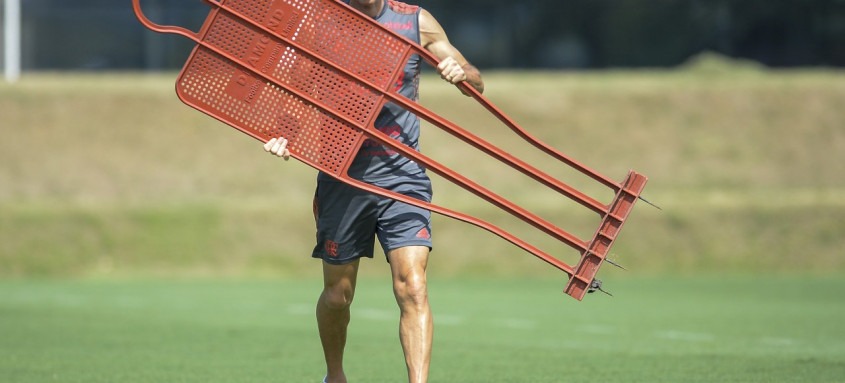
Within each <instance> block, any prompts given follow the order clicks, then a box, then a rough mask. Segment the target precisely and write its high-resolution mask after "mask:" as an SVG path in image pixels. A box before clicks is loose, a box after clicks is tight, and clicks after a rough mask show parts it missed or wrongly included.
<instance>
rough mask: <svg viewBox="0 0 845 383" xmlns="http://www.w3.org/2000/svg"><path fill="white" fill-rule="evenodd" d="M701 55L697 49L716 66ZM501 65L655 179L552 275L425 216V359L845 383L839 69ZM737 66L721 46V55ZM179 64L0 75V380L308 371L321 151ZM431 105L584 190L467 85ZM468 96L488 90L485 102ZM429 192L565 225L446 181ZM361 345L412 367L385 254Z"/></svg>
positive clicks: (436, 144) (355, 353)
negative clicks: (594, 284) (194, 82)
mask: <svg viewBox="0 0 845 383" xmlns="http://www.w3.org/2000/svg"><path fill="white" fill-rule="evenodd" d="M705 64H707V63H705ZM711 64H712V63H710V64H707V65H700V66H693V67H691V68H688V69H686V70H678V71H635V72H624V71H619V72H617V71H609V72H587V73H554V72H527V73H506V72H490V73H486V74H485V78H486V82H487V93H486V94H487V95H488V97H490V99H491V100H493V101H494V103H496V104H497V105H498V106H500V107H501V108H502V109H503V110H505V112H507V113H508V114H509V115H511V116H512V117H513V118H514V119H515V120H516V121H518V122H519V123H521V124H522V125H523V126H525V127H526V128H527V129H529V130H530V131H531V132H532V133H534V134H536V135H537V136H538V137H540V138H541V139H543V140H545V141H547V142H549V143H551V144H552V145H554V146H555V147H557V148H559V149H561V150H562V151H563V152H565V153H567V154H569V155H570V156H572V157H573V158H576V159H578V160H580V161H581V162H584V163H585V164H587V165H588V166H590V167H593V168H595V169H597V170H599V171H600V172H602V173H605V174H607V175H608V176H610V177H611V178H614V179H619V180H621V179H622V178H623V177H624V175H625V173H626V172H627V171H628V169H631V168H633V169H636V170H638V171H640V172H642V173H644V174H646V175H648V176H649V177H650V182H649V185H648V186H647V189H646V193H645V195H646V197H647V198H649V199H650V200H652V201H653V202H656V203H658V204H660V205H661V206H662V207H663V209H664V210H663V211H658V210H656V209H653V208H649V207H648V206H646V205H644V204H640V205H638V206H637V207H636V209H635V211H634V214H633V216H632V217H631V219H630V221H629V222H628V223H627V224H626V226H625V229H624V231H623V233H622V236H621V237H620V239H619V241H618V242H617V244H616V245H615V246H614V249H613V252H612V253H613V254H612V258H614V259H616V260H617V261H618V262H620V263H622V264H623V265H624V266H626V267H627V268H628V269H629V271H627V272H623V271H621V270H618V269H614V268H610V267H605V268H603V269H602V271H601V273H600V274H601V275H600V277H601V278H602V279H603V280H604V282H605V286H606V287H607V288H608V289H609V290H610V291H611V292H613V293H614V294H615V295H616V296H615V297H614V298H609V297H604V296H590V297H588V299H587V300H585V301H584V302H580V303H579V302H575V301H574V300H572V299H570V298H568V297H565V296H564V295H562V294H561V293H560V289H561V288H562V286H563V282H564V281H563V275H561V274H560V273H559V272H556V271H554V270H552V269H551V268H549V267H548V266H547V265H545V264H544V263H543V262H540V261H538V260H536V259H534V258H533V257H531V256H529V255H527V254H525V253H523V252H521V251H519V250H518V249H516V248H514V247H512V246H510V245H508V244H507V243H506V242H504V241H502V240H500V239H498V238H496V237H494V236H492V235H490V234H489V233H486V232H484V231H482V230H480V229H476V228H474V227H471V226H469V225H466V224H462V223H458V222H454V221H451V220H448V219H445V218H442V217H436V218H435V220H436V221H435V228H434V235H435V241H436V242H435V251H434V253H433V258H432V262H431V264H430V278H431V279H432V299H433V304H434V308H435V314H436V320H437V323H438V328H437V340H436V346H435V347H436V351H435V357H434V358H435V360H434V367H433V370H432V381H437V382H458V381H460V382H570V381H571V382H592V381H602V382H845V378H843V376H845V332H844V331H843V329H842V325H841V324H842V323H843V322H845V305H843V303H842V297H843V296H845V282H843V280H845V278H843V276H845V255H843V249H845V239H843V238H845V236H843V234H845V173H843V170H842V169H843V168H842V165H841V164H843V163H845V129H842V128H843V126H845V108H842V105H845V76H843V74H842V72H840V71H834V70H815V71H765V70H760V69H759V68H747V67H741V68H738V67H731V66H730V65H728V67H725V66H723V64H719V63H717V64H716V65H715V68H714V67H713V66H712V65H711ZM720 65H722V66H720ZM174 77H175V74H172V73H171V74H157V75H139V74H71V75H68V74H49V73H47V74H36V75H29V76H25V77H24V78H23V80H22V81H21V82H20V83H18V84H16V85H14V86H11V85H8V84H0V132H2V134H3V135H2V140H0V278H2V279H0V382H16V383H17V382H47V381H62V382H162V381H166V382H192V381H197V382H199V381H203V382H208V381H217V382H264V381H267V382H270V381H274V382H316V381H319V378H320V377H321V375H320V372H321V371H322V367H321V364H322V363H321V357H320V351H319V349H318V344H317V342H316V334H315V330H314V324H313V314H312V311H313V309H312V306H313V301H314V299H315V297H316V294H317V290H318V289H319V285H320V284H319V279H318V277H319V275H320V273H319V268H318V267H315V266H316V264H315V263H314V261H313V260H311V259H310V258H308V256H307V255H308V254H309V253H310V247H311V246H313V244H312V241H313V226H312V224H311V222H312V217H311V210H310V202H311V196H312V194H313V182H314V172H313V171H312V170H311V169H310V168H307V167H306V166H304V165H302V164H298V163H296V162H294V161H291V162H289V163H285V164H282V162H280V161H278V160H275V159H273V158H270V157H269V156H267V155H266V154H265V153H263V151H262V150H261V148H260V145H259V143H258V142H256V141H253V140H251V139H249V138H247V137H246V136H245V135H242V134H239V133H236V132H235V131H233V130H232V129H230V128H228V127H225V126H222V125H221V124H219V123H217V122H215V121H213V120H211V119H210V118H208V117H206V116H204V115H202V114H201V113H198V112H196V111H193V110H191V109H189V108H187V107H185V106H184V105H182V104H181V103H180V102H178V100H177V99H176V97H175V95H174V94H173V90H172V84H173V81H174ZM423 84H424V85H423V93H422V99H423V104H424V105H426V106H428V107H430V108H431V109H433V110H435V111H437V112H438V113H441V114H443V115H444V116H446V117H448V118H451V119H453V120H455V121H456V122H458V123H459V124H460V125H462V126H464V127H466V128H468V129H470V130H472V131H474V132H479V134H481V135H482V136H483V137H484V138H485V139H488V140H490V141H492V142H494V143H496V144H498V145H500V146H502V147H505V148H507V149H508V150H509V151H512V152H514V153H515V154H516V155H517V156H519V157H521V158H526V159H527V160H529V161H531V162H532V163H535V164H536V165H537V166H538V167H540V168H542V169H543V170H545V171H548V172H549V173H552V174H554V175H556V176H559V177H561V178H562V179H565V180H566V181H567V182H568V183H571V184H573V185H574V186H576V187H577V188H580V189H584V190H586V191H588V192H590V193H591V194H593V195H595V196H596V197H597V198H600V199H606V198H607V195H606V193H605V192H603V191H602V190H600V189H599V188H597V187H596V186H595V185H593V184H592V183H591V182H589V181H588V180H585V179H584V177H581V176H578V175H576V174H572V172H569V171H566V170H565V169H563V168H561V167H560V166H556V165H554V164H552V163H549V161H547V160H546V159H545V158H543V157H541V156H537V155H536V153H534V152H533V151H532V150H530V148H527V147H525V146H524V145H521V144H519V143H517V142H514V140H513V135H512V134H511V133H510V132H508V131H506V129H504V128H502V127H501V126H499V125H497V123H496V122H495V121H492V119H490V118H489V117H486V114H485V113H484V112H483V111H480V110H478V109H477V108H478V107H477V106H476V105H474V104H473V103H472V102H471V101H470V100H467V99H465V98H462V97H461V96H459V95H457V94H456V92H455V91H454V89H451V88H450V87H448V86H445V85H442V84H439V83H438V82H437V81H436V79H434V78H432V77H426V78H424V79H423ZM474 108H475V109H474ZM424 129H425V131H424V133H423V143H422V145H423V150H424V151H425V152H426V153H428V154H429V155H431V156H432V157H433V158H435V159H437V160H440V161H442V162H444V163H445V164H446V165H448V166H451V167H453V168H455V169H457V170H459V171H462V172H465V173H467V174H471V175H472V178H473V179H475V180H477V181H479V182H480V183H482V184H483V185H485V186H488V187H489V188H491V189H493V190H494V191H496V192H497V193H500V194H502V195H504V196H506V197H508V198H511V199H513V200H514V201H516V202H517V203H519V204H522V205H524V206H526V207H528V208H530V209H532V211H535V212H536V213H537V214H539V215H541V216H543V217H544V218H547V219H549V220H551V221H553V222H555V223H558V224H560V225H561V226H562V227H564V228H565V229H567V230H571V231H574V232H575V233H576V234H587V235H588V234H591V232H592V230H593V228H594V226H593V225H594V224H595V223H596V218H595V217H592V216H590V215H588V214H587V213H585V212H583V211H581V210H579V209H578V208H577V207H576V206H573V204H572V203H568V202H567V201H565V200H562V199H561V198H560V197H559V196H555V195H552V194H550V193H548V192H546V191H544V190H543V189H542V188H537V187H535V186H532V184H530V183H529V182H528V181H527V180H525V179H524V177H523V176H521V175H518V174H515V173H514V172H512V171H510V170H509V169H505V168H503V167H502V166H499V165H497V164H495V163H492V162H490V161H488V160H485V159H484V158H483V157H482V156H480V155H478V154H477V153H473V152H471V151H467V150H464V149H461V147H459V146H455V145H454V143H453V142H451V141H450V140H449V139H448V138H447V137H445V135H443V134H442V133H440V132H437V131H436V130H434V129H430V128H424ZM434 181H435V188H436V189H435V190H436V191H435V202H437V203H440V204H443V205H445V206H448V207H452V208H455V209H458V210H461V211H464V212H467V213H470V214H473V215H476V216H479V217H481V218H484V219H488V220H490V221H492V222H495V223H497V224H500V225H502V226H503V227H505V228H506V229H508V230H511V231H513V232H515V233H517V234H518V235H520V236H522V237H525V238H527V239H530V240H532V241H536V242H537V243H538V244H539V246H540V247H541V248H544V249H545V250H547V251H549V252H551V253H553V254H555V255H558V254H559V255H560V257H561V258H562V259H564V260H565V261H570V262H572V261H574V259H575V257H576V255H575V254H573V252H572V251H570V249H568V248H565V247H562V246H561V245H560V244H557V243H554V242H552V241H549V239H548V238H545V237H544V236H542V235H538V233H536V231H534V230H530V229H527V228H525V227H523V226H520V225H519V224H518V223H514V222H513V221H514V220H513V219H511V218H509V217H507V216H505V215H504V214H502V213H501V212H498V211H496V210H495V209H491V208H490V207H489V206H487V205H485V204H484V203H482V202H480V201H479V200H478V199H477V198H474V197H471V196H469V195H468V194H467V193H465V192H463V191H460V190H457V189H456V188H454V187H452V186H450V185H449V184H447V183H445V182H442V180H439V179H435V180H434ZM362 274H363V277H364V280H363V282H362V284H361V286H360V291H359V294H358V296H357V297H356V303H355V306H354V310H355V319H354V323H353V333H352V334H351V337H352V339H351V342H350V365H349V372H350V374H351V375H352V377H353V378H355V381H358V382H395V381H401V377H402V374H403V372H404V368H403V366H402V361H401V359H400V352H399V345H398V342H397V341H396V338H397V336H396V329H395V328H396V325H395V318H396V312H395V311H396V309H395V307H394V306H395V304H394V303H393V298H392V297H391V296H390V289H389V286H388V285H389V283H388V281H387V280H386V278H387V276H388V270H387V266H386V265H385V263H384V262H383V261H382V260H381V259H380V258H379V257H378V256H377V259H376V260H375V261H373V262H366V263H365V265H364V267H363V268H362Z"/></svg>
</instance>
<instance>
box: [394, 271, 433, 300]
mask: <svg viewBox="0 0 845 383" xmlns="http://www.w3.org/2000/svg"><path fill="white" fill-rule="evenodd" d="M393 293H394V294H395V295H396V301H397V302H399V304H400V305H413V306H420V305H423V304H425V303H426V302H428V284H427V283H426V277H425V271H424V270H420V271H418V272H411V273H409V274H408V275H406V276H405V277H404V278H397V279H396V280H394V281H393Z"/></svg>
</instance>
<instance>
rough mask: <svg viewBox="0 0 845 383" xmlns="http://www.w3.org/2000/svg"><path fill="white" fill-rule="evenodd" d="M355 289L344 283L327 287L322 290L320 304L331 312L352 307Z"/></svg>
mask: <svg viewBox="0 0 845 383" xmlns="http://www.w3.org/2000/svg"><path fill="white" fill-rule="evenodd" d="M354 296H355V289H354V288H353V287H352V286H351V285H350V284H346V283H342V284H336V285H329V286H325V287H324V288H323V295H322V302H323V304H324V305H325V306H326V307H327V308H329V309H331V310H345V309H347V308H349V306H350V305H352V298H353V297H354Z"/></svg>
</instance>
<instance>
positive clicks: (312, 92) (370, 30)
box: [132, 0, 647, 300]
mask: <svg viewBox="0 0 845 383" xmlns="http://www.w3.org/2000/svg"><path fill="white" fill-rule="evenodd" d="M203 1H204V2H205V3H207V4H208V5H209V6H210V7H211V11H210V12H209V14H208V17H207V18H206V20H205V23H204V24H203V26H202V28H201V29H200V31H199V32H198V33H195V32H193V31H190V30H187V29H185V28H181V27H175V26H162V25H158V24H155V23H153V22H151V21H150V20H149V19H148V18H147V17H146V16H144V14H143V12H142V10H141V5H140V0H132V5H133V9H134V11H135V14H136V16H137V17H138V19H139V20H140V21H141V23H142V24H143V25H144V26H145V27H147V28H149V29H151V30H153V31H156V32H160V33H171V34H177V35H181V36H184V37H186V38H188V39H191V40H193V41H194V42H196V44H197V46H196V47H195V48H194V50H193V52H192V53H191V55H190V57H189V58H188V60H187V62H186V63H185V66H184V68H183V69H182V71H181V73H180V74H179V76H178V78H177V80H176V93H177V95H178V96H179V98H180V99H181V100H182V101H183V102H184V103H185V104H187V105H189V106H191V107H193V108H196V109H198V110H200V111H202V112H204V113H206V114H208V115H210V116H212V117H214V118H216V119H218V120H220V121H222V122H224V123H226V124H228V125H230V126H232V127H234V128H236V129H238V130H240V131H241V132H243V133H246V134H248V135H250V136H252V137H254V138H255V139H258V140H260V141H263V142H267V141H269V140H270V138H273V137H284V138H286V139H287V140H288V142H289V143H288V149H289V151H290V153H291V156H292V157H294V158H296V159H297V160H300V161H302V162H304V163H306V164H307V165H309V166H311V167H313V168H315V169H317V170H320V171H322V172H325V173H327V174H329V175H331V176H333V177H335V178H337V179H338V180H340V181H342V182H345V183H347V184H349V185H352V186H354V187H357V188H360V189H363V190H366V191H369V192H371V193H375V194H378V195H381V196H384V197H388V198H392V199H395V200H398V201H401V202H405V203H408V204H411V205H415V206H419V207H422V208H425V209H428V210H430V211H433V212H435V213H439V214H442V215H445V216H448V217H451V218H454V219H457V220H460V221H464V222H467V223H470V224H473V225H476V226H478V227H481V228H483V229H485V230H487V231H489V232H491V233H493V234H496V235H498V236H500V237H501V238H503V239H505V240H507V241H509V242H511V243H513V244H514V245H516V246H518V247H520V248H522V249H523V250H525V251H527V252H528V253H531V254H533V255H534V256H536V257H538V258H540V259H542V260H543V261H545V262H547V263H549V264H550V265H552V266H554V267H556V268H558V269H560V270H561V271H563V272H565V273H566V274H568V275H569V280H568V282H567V283H566V286H565V288H564V292H565V293H566V294H569V295H571V296H572V297H574V298H576V299H578V300H581V299H583V297H584V295H585V294H586V293H587V292H592V291H594V290H596V289H597V288H600V287H601V282H600V281H598V280H597V279H595V275H596V273H597V272H598V270H599V267H600V266H601V265H602V263H603V262H604V261H605V258H606V257H607V255H608V252H609V250H610V247H611V245H613V242H614V241H615V240H616V238H617V236H618V235H619V232H620V229H621V228H622V224H623V223H624V222H625V220H626V219H627V218H628V215H629V214H630V213H631V210H632V209H633V207H634V204H635V203H636V201H637V199H638V198H640V193H642V190H643V188H644V187H645V184H646V181H647V178H646V177H645V176H643V175H641V174H638V173H636V172H634V171H631V172H629V174H628V176H627V177H626V178H625V180H624V181H622V182H621V183H617V182H615V181H613V180H611V179H609V178H607V177H605V176H603V175H601V174H599V173H597V172H595V171H593V170H591V169H589V168H587V167H586V166H584V165H582V164H581V163H579V162H577V161H575V160H573V159H571V158H569V157H567V156H566V155H564V154H562V153H560V152H559V151H557V150H556V149H554V148H552V147H550V146H549V145H547V144H545V143H543V142H541V141H539V140H538V139H536V138H534V137H533V136H532V135H530V134H529V133H528V132H527V131H525V130H524V129H523V128H521V127H520V126H519V125H517V124H516V123H515V122H514V121H513V120H511V119H510V118H509V117H508V116H506V115H505V114H504V113H503V112H502V111H500V110H499V109H498V108H497V107H496V106H494V105H493V104H492V103H491V102H490V101H489V100H487V99H486V98H485V97H484V96H482V95H481V94H480V93H478V92H477V91H476V90H475V89H474V88H472V87H471V86H469V85H468V84H466V83H465V82H464V83H461V84H459V85H458V86H459V87H460V88H461V90H463V91H464V92H465V93H466V94H469V95H471V96H472V98H474V99H475V100H476V101H478V102H479V103H480V104H481V105H483V106H484V108H485V109H487V110H488V111H489V112H490V113H492V114H493V115H495V116H496V117H497V118H498V120H500V121H501V122H502V123H503V124H505V125H506V126H507V127H509V128H510V129H511V130H513V131H514V132H515V133H516V134H517V135H519V136H520V137H522V138H523V139H524V140H526V141H527V142H529V143H530V144H531V145H533V146H534V147H536V148H538V149H539V150H541V151H543V152H545V153H546V154H548V155H549V156H551V157H552V158H554V159H555V160H557V161H559V162H562V163H563V164H565V165H567V166H570V167H572V168H574V169H577V170H578V171H580V172H581V173H583V174H585V175H587V176H589V177H590V178H592V179H593V180H595V181H597V182H599V183H601V184H602V185H604V186H606V187H608V188H610V189H611V190H612V191H613V192H614V193H615V197H614V198H613V200H612V202H610V203H609V204H603V203H601V202H599V201H597V200H595V199H593V198H591V197H589V196H587V195H585V194H584V193H582V192H580V191H578V190H576V189H574V188H572V187H571V186H569V185H567V184H565V183H563V182H561V181H559V180H558V179H556V178H553V177H551V176H549V175H548V174H546V173H543V172H542V171H540V170H538V169H536V168H534V167H532V166H531V165H529V164H527V163H525V162H524V161H522V160H520V159H519V158H515V157H514V156H512V155H510V154H508V153H507V152H505V151H504V150H502V149H500V148H498V147H496V146H494V145H492V144H490V143H488V142H486V141H484V140H482V139H481V138H479V137H477V136H475V135H473V134H472V133H470V132H468V131H466V130H464V129H462V128H461V127H459V126H457V125H455V124H454V123H452V122H450V121H448V120H446V119H444V118H442V117H440V116H439V115H437V114H435V113H433V112H431V111H430V110H428V109H426V108H424V107H423V106H421V105H420V104H419V103H417V102H415V101H412V100H409V99H407V98H405V97H402V96H401V95H399V94H397V93H396V92H395V90H394V82H395V79H396V78H397V76H398V75H399V73H401V71H402V70H403V68H404V66H405V64H406V63H407V61H408V59H409V58H410V57H411V55H414V54H416V55H419V56H420V57H422V59H423V60H425V61H427V62H428V63H429V64H431V65H433V66H436V65H437V64H438V60H437V58H436V57H434V56H433V55H432V54H431V53H429V52H428V51H426V50H425V49H424V48H422V47H421V46H419V44H416V43H415V42H413V41H410V40H408V39H406V38H404V37H402V36H400V35H398V34H396V33H394V32H393V31H391V30H389V29H387V28H385V27H384V26H382V25H381V24H379V23H378V22H376V21H375V20H374V19H372V18H370V17H367V16H366V15H364V14H362V13H360V12H358V11H357V10H355V9H353V8H352V7H350V6H348V5H346V4H344V3H342V2H340V1H338V0H203ZM387 102H391V103H394V104H396V105H399V106H401V107H403V108H405V109H407V110H409V111H412V112H413V113H414V114H416V115H417V116H419V117H420V118H421V119H423V120H425V121H427V122H428V123H430V124H432V125H434V126H436V127H438V128H440V129H443V130H445V131H446V132H448V133H450V134H451V135H453V136H455V137H457V138H458V139H460V140H462V141H464V142H465V143H467V144H469V145H471V146H473V147H475V148H477V149H479V150H481V151H482V152H484V153H486V154H488V155H489V156H491V157H493V158H495V159H496V160H498V161H501V162H502V163H504V164H507V165H509V166H511V167H513V168H514V169H516V170H518V171H520V172H521V173H523V174H525V175H527V176H529V177H530V178H532V179H534V180H535V181H537V182H539V183H540V184H542V185H544V186H546V187H548V188H551V189H553V190H555V191H557V192H558V193H560V194H562V195H564V196H566V197H568V198H570V199H572V200H574V201H576V202H578V203H579V204H581V205H582V206H584V207H586V208H587V209H589V210H591V211H593V212H595V213H597V214H599V216H600V217H601V221H600V224H599V227H598V228H597V230H596V231H595V234H594V235H593V237H592V238H589V239H587V240H582V239H580V238H578V237H576V236H574V235H572V234H570V233H568V232H566V231H564V230H562V229H560V228H559V227H557V226H555V225H553V224H552V223H550V222H548V221H546V220H544V219H542V218H540V217H538V216H537V215H535V214H533V213H531V212H529V211H527V210H525V209H524V208H522V207H520V206H517V205H516V204H514V203H513V202H511V201H509V200H507V199H505V198H502V197H501V196H499V195H496V194H494V193H493V192H491V191H490V190H488V189H486V188H484V187H482V186H481V185H479V184H477V183H475V182H473V181H471V180H470V179H468V178H467V177H465V176H463V175H461V174H458V173H457V172H455V171H452V170H451V169H449V168H447V167H445V166H443V165H442V164H440V163H438V162H436V161H434V160H432V159H431V158H429V157H427V156H425V155H423V154H421V153H419V152H417V151H415V150H413V149H411V148H409V147H407V146H405V145H403V144H401V143H400V142H398V141H395V140H393V139H392V138H390V137H389V136H388V135H386V134H384V133H382V132H380V131H378V130H377V129H375V128H374V127H373V123H374V121H375V119H376V117H377V116H378V114H379V111H380V110H381V109H382V106H383V105H384V104H385V103H387ZM366 139H372V140H374V141H376V142H378V143H380V144H382V145H385V146H387V147H389V148H390V149H392V150H395V151H396V152H398V153H400V154H402V155H403V156H406V157H408V158H410V159H412V160H414V161H416V162H418V163H420V164H423V165H424V166H425V167H426V168H427V169H428V170H430V171H432V172H434V173H436V174H438V175H440V176H441V177H443V178H445V179H446V180H448V181H450V182H453V183H455V184H457V185H459V186H461V187H462V188H464V189H466V190H468V191H470V192H471V193H473V194H475V195H476V196H478V197H480V198H482V199H484V200H486V201H488V202H490V203H491V204H493V205H495V206H496V207H498V208H500V209H502V210H504V211H506V212H508V213H509V214H511V215H513V216H514V217H517V218H519V219H521V220H523V221H525V222H527V223H528V224H530V225H532V226H533V227H535V228H537V229H538V230H541V231H543V232H544V233H546V234H548V235H550V236H551V237H553V238H555V239H556V240H558V241H560V242H563V243H565V244H566V245H568V246H570V247H572V248H573V249H575V250H577V251H578V252H579V253H580V260H579V262H578V263H577V264H576V265H575V266H570V265H568V264H566V263H565V262H563V261H561V260H560V259H558V258H556V257H554V256H552V255H550V254H547V253H546V252H543V251H541V250H540V249H538V248H537V247H535V246H534V245H532V244H530V243H528V242H526V241H524V240H522V239H520V238H517V237H516V236H514V235H513V234H511V233H509V232H507V231H505V230H502V229H501V228H499V227H497V226H495V225H492V224H490V223H488V222H486V221H483V220H480V219H478V218H475V217H472V216H469V215H466V214H463V213H460V212H457V211H453V210H450V209H447V208H444V207H442V206H438V205H436V204H431V203H426V202H422V201H419V200H417V199H414V198H409V197H407V196H403V195H399V194H396V193H393V192H390V191H387V190H384V189H381V188H378V187H375V186H372V185H370V184H367V183H364V182H361V181H358V180H356V179H353V178H351V177H350V176H349V175H348V174H347V170H348V168H349V165H350V164H351V163H352V160H353V159H354V157H355V155H356V154H357V153H358V149H359V148H360V147H361V145H362V144H363V142H364V141H365V140H366ZM646 202H647V201H646Z"/></svg>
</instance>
